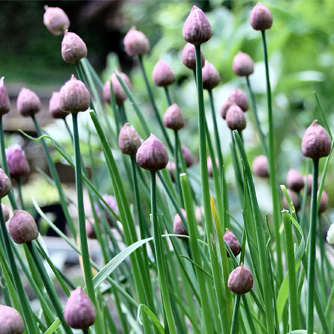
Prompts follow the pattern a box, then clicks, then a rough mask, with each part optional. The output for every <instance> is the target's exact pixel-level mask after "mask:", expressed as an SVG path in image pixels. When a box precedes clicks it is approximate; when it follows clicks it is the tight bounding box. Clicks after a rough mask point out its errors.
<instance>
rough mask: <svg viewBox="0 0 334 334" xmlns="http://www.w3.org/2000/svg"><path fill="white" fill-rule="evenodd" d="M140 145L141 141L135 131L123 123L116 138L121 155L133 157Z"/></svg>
mask: <svg viewBox="0 0 334 334" xmlns="http://www.w3.org/2000/svg"><path fill="white" fill-rule="evenodd" d="M140 145H141V140H140V137H139V135H138V133H137V131H136V130H135V129H134V128H133V127H131V126H130V125H129V123H125V124H124V125H123V127H122V129H121V131H120V132H119V136H118V146H119V148H120V149H121V151H122V153H123V154H127V155H135V154H136V153H137V150H138V148H139V146H140Z"/></svg>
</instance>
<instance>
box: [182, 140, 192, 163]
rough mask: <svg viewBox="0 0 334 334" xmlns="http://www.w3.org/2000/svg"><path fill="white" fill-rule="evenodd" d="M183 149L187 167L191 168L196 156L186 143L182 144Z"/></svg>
mask: <svg viewBox="0 0 334 334" xmlns="http://www.w3.org/2000/svg"><path fill="white" fill-rule="evenodd" d="M181 150H182V154H183V158H184V162H185V163H186V167H187V168H189V167H191V166H192V165H193V164H194V156H193V155H192V154H191V152H190V150H189V148H188V147H187V146H185V145H181Z"/></svg>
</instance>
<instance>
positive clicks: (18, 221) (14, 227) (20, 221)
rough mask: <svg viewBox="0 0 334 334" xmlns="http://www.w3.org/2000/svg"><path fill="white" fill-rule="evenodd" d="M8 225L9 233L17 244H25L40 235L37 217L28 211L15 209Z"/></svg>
mask: <svg viewBox="0 0 334 334" xmlns="http://www.w3.org/2000/svg"><path fill="white" fill-rule="evenodd" d="M8 226H9V234H10V236H11V237H12V239H13V240H14V241H15V242H16V243H17V244H23V243H25V242H29V241H32V240H34V239H36V238H37V237H38V228H37V224H36V222H35V219H34V218H33V217H32V215H31V214H30V213H29V212H27V211H24V210H15V211H14V216H13V217H12V218H11V219H10V221H9V224H8Z"/></svg>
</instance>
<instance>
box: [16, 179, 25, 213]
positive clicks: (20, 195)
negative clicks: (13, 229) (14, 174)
mask: <svg viewBox="0 0 334 334" xmlns="http://www.w3.org/2000/svg"><path fill="white" fill-rule="evenodd" d="M16 185H17V192H18V194H19V200H20V205H21V209H22V210H24V202H23V196H22V185H21V180H20V179H17V180H16Z"/></svg>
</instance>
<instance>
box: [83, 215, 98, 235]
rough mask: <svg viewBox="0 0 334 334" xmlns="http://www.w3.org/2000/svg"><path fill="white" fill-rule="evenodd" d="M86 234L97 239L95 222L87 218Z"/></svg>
mask: <svg viewBox="0 0 334 334" xmlns="http://www.w3.org/2000/svg"><path fill="white" fill-rule="evenodd" d="M85 226H86V234H87V238H88V239H96V233H95V230H94V227H93V224H92V223H91V222H90V221H89V220H88V219H87V220H86V221H85Z"/></svg>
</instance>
